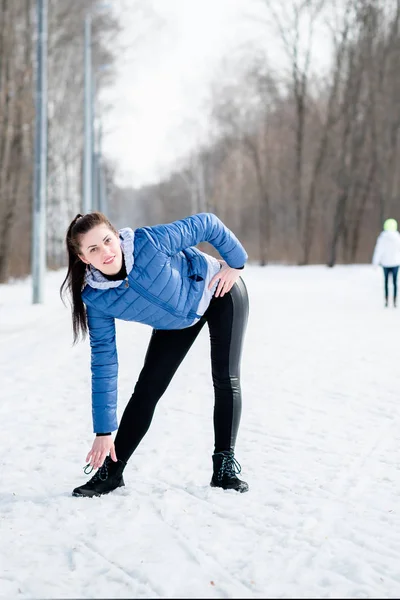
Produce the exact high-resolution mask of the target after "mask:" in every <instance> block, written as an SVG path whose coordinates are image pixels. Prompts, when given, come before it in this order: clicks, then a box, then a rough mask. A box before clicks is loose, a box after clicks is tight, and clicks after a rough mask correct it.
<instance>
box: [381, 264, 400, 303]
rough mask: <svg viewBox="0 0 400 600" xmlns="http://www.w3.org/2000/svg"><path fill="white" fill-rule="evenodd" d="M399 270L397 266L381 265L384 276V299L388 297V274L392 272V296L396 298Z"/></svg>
mask: <svg viewBox="0 0 400 600" xmlns="http://www.w3.org/2000/svg"><path fill="white" fill-rule="evenodd" d="M398 271H399V267H383V274H384V277H385V298H386V300H387V299H388V298H389V275H390V273H391V274H392V281H393V298H394V299H395V300H396V298H397V273H398Z"/></svg>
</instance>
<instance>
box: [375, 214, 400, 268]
mask: <svg viewBox="0 0 400 600" xmlns="http://www.w3.org/2000/svg"><path fill="white" fill-rule="evenodd" d="M372 264H373V265H381V266H382V267H398V266H400V233H399V232H398V231H397V221H396V220H395V219H386V221H385V223H384V224H383V231H382V232H381V233H380V234H379V235H378V238H377V240H376V244H375V249H374V254H373V257H372Z"/></svg>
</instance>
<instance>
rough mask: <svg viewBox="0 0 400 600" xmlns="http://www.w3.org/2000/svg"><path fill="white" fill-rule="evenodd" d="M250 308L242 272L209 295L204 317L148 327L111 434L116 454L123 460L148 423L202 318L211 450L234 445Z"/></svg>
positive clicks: (230, 448)
mask: <svg viewBox="0 0 400 600" xmlns="http://www.w3.org/2000/svg"><path fill="white" fill-rule="evenodd" d="M248 314H249V299H248V294H247V290H246V286H245V284H244V281H243V280H242V278H240V279H239V280H238V282H237V283H236V284H235V285H234V286H233V287H232V289H231V290H230V291H229V292H228V293H227V294H225V295H224V296H222V297H219V298H216V297H214V298H212V300H211V302H210V305H209V307H208V309H207V310H206V312H205V313H204V315H203V317H202V318H201V319H200V320H199V321H198V322H197V323H196V324H195V325H192V326H191V327H187V328H186V329H174V330H158V329H157V330H153V332H152V334H151V338H150V342H149V346H148V348H147V352H146V356H145V360H144V365H143V368H142V370H141V372H140V375H139V378H138V380H137V383H136V385H135V388H134V392H133V394H132V396H131V398H130V400H129V402H128V404H127V405H126V408H125V410H124V412H123V415H122V418H121V422H120V425H119V428H118V432H117V435H116V438H115V450H116V454H117V457H118V458H119V459H121V460H123V461H125V462H126V461H128V460H129V458H130V457H131V455H132V454H133V452H134V451H135V450H136V448H137V446H138V445H139V444H140V442H141V440H142V439H143V437H144V435H145V434H146V432H147V430H148V429H149V427H150V424H151V421H152V418H153V414H154V410H155V407H156V405H157V402H158V401H159V399H160V398H161V396H162V395H163V394H164V392H165V391H166V389H167V387H168V385H169V383H170V382H171V380H172V378H173V376H174V374H175V373H176V371H177V369H178V367H179V365H180V364H181V362H182V361H183V359H184V358H185V356H186V354H187V353H188V351H189V350H190V348H191V346H192V344H193V342H194V341H195V339H196V338H197V336H198V335H199V333H200V331H201V330H202V328H203V327H204V325H205V324H206V323H207V325H208V328H209V334H210V344H211V372H212V379H213V386H214V440H215V441H214V452H219V451H221V450H232V451H234V448H235V443H236V437H237V433H238V429H239V423H240V417H241V411H242V394H241V386H240V362H241V356H242V348H243V339H244V334H245V331H246V326H247V321H248Z"/></svg>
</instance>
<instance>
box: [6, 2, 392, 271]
mask: <svg viewBox="0 0 400 600" xmlns="http://www.w3.org/2000/svg"><path fill="white" fill-rule="evenodd" d="M255 1H257V2H258V3H259V4H261V5H263V7H264V9H265V23H264V22H260V24H259V27H265V36H266V38H267V37H268V35H269V32H270V31H271V28H273V29H274V31H275V38H276V39H278V40H279V43H280V44H281V46H282V49H283V52H284V54H285V57H286V64H287V68H284V69H282V68H281V67H279V68H277V66H276V65H274V64H271V60H270V59H269V58H268V52H265V48H262V47H256V46H249V47H248V48H246V49H243V50H242V51H241V52H240V53H237V54H236V55H231V56H229V57H225V58H224V60H223V61H222V62H221V66H220V70H219V71H218V72H217V73H216V74H215V83H214V84H213V88H212V93H210V98H211V100H210V105H209V123H210V124H211V127H210V129H211V131H212V135H210V137H209V140H208V141H207V143H204V142H202V144H201V147H198V148H194V149H193V150H192V151H191V152H190V153H189V155H188V156H186V157H185V158H184V159H181V160H180V161H179V164H177V165H176V166H175V168H174V169H173V170H172V172H171V173H170V174H169V176H168V177H166V178H164V179H163V180H161V181H159V182H157V183H154V184H152V185H146V186H143V187H142V188H140V189H130V188H121V187H118V186H117V184H116V183H115V177H114V172H115V169H116V168H117V165H113V164H107V165H106V173H107V188H108V206H109V216H110V217H111V219H112V220H113V221H114V222H115V223H116V225H117V226H131V227H133V228H134V227H136V226H141V225H145V224H149V225H151V224H155V223H159V222H169V221H172V220H174V219H179V218H182V217H183V216H187V215H189V214H193V213H195V212H201V211H211V212H214V213H215V214H217V215H218V216H219V217H220V218H221V219H222V220H223V221H224V222H225V223H226V224H227V225H228V226H229V227H230V228H231V229H232V230H233V231H234V232H235V234H236V235H237V236H238V237H239V238H240V239H241V241H242V242H243V244H244V245H245V247H246V249H247V251H248V254H249V257H250V260H252V261H254V262H256V263H257V264H261V265H266V264H271V263H283V264H298V265H307V264H315V263H319V264H321V263H323V264H327V265H329V266H333V265H335V264H337V263H357V262H361V263H365V262H367V263H368V262H370V261H371V256H372V251H373V246H374V243H375V239H376V236H377V234H378V233H379V231H380V230H381V227H382V223H383V221H384V219H385V218H387V217H394V218H396V219H398V220H400V214H399V212H400V211H399V201H398V196H399V185H400V168H399V129H400V71H399V69H398V64H400V29H399V23H400V0H369V1H368V0H341V1H340V2H337V1H335V0H320V1H317V0H304V1H301V0H287V1H285V3H284V4H282V6H281V8H279V3H278V4H277V3H276V2H274V0H255ZM48 4H49V11H48V23H49V35H48V85H49V89H48V184H47V223H48V226H47V264H48V268H59V267H61V266H63V265H65V248H64V235H65V229H66V223H68V222H69V220H70V219H71V218H72V217H73V216H74V215H75V214H76V213H77V212H78V211H80V210H81V202H82V199H81V197H82V155H83V93H84V92H83V89H84V87H83V77H84V72H83V22H84V15H85V11H86V10H87V9H88V8H90V10H92V12H93V33H92V35H93V37H92V42H93V47H92V59H93V63H94V72H95V78H96V85H95V89H96V94H100V92H101V90H102V89H103V87H104V86H107V85H112V82H113V73H114V70H113V66H114V65H115V63H116V61H117V60H118V44H116V43H115V40H116V39H118V32H119V30H120V26H121V25H120V23H118V21H117V19H116V18H114V17H113V16H112V14H111V13H110V11H106V12H104V11H103V10H100V5H101V3H100V2H97V1H94V0H69V2H65V1H64V0H49V3H48ZM321 29H323V31H324V32H325V35H326V36H329V39H330V41H331V47H332V59H331V61H330V66H329V68H327V69H325V70H324V72H320V71H318V69H317V68H316V65H315V64H314V57H315V51H316V41H315V36H316V31H321ZM205 41H206V40H205ZM274 43H275V42H274ZM266 46H268V44H266ZM34 54H35V2H34V0H2V2H1V3H0V228H1V232H0V282H4V281H7V280H8V279H9V278H10V277H20V276H24V275H27V274H29V273H30V268H31V265H30V252H31V234H30V231H31V223H32V187H33V186H32V177H33V164H34V158H33V141H34V140H33V135H34V116H35V115H34V76H35V69H34V64H35V60H34V58H35V56H34ZM104 65H106V66H107V68H106V69H105V68H102V67H103V66H104ZM97 110H98V112H99V115H100V116H101V111H102V110H106V107H102V106H101V105H100V102H99V103H98V107H97ZM100 120H101V119H100Z"/></svg>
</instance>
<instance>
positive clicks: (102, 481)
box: [72, 456, 126, 498]
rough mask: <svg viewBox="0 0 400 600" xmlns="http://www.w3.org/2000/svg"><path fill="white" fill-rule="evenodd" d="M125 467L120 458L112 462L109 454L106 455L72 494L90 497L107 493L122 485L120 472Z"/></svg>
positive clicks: (122, 479) (122, 480)
mask: <svg viewBox="0 0 400 600" xmlns="http://www.w3.org/2000/svg"><path fill="white" fill-rule="evenodd" d="M125 467H126V463H125V462H123V461H122V460H118V461H117V462H114V461H113V460H112V458H111V457H110V456H107V457H106V459H105V461H104V463H103V464H102V466H101V467H100V469H98V471H96V473H95V475H93V477H92V478H91V479H90V480H89V481H88V482H87V483H85V484H84V485H81V486H79V487H77V488H75V489H74V491H73V492H72V495H73V496H87V497H88V498H92V497H93V496H102V495H103V494H108V493H109V492H112V491H113V490H115V489H116V488H118V487H122V486H124V485H125V483H124V478H123V477H122V472H123V470H124V468H125Z"/></svg>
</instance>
